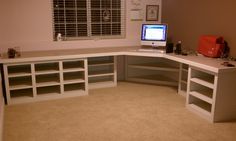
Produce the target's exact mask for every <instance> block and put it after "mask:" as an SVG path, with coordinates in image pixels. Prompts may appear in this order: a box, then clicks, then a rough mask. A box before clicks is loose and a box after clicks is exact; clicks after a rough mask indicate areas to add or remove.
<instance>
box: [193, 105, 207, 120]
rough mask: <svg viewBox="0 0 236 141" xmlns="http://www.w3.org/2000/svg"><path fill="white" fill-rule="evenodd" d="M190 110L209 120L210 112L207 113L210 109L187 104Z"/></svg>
mask: <svg viewBox="0 0 236 141" xmlns="http://www.w3.org/2000/svg"><path fill="white" fill-rule="evenodd" d="M188 106H189V107H190V108H192V109H193V110H195V111H196V112H200V113H201V114H203V116H206V117H207V118H211V112H209V110H210V107H207V106H204V105H201V106H199V105H196V104H189V105H188Z"/></svg>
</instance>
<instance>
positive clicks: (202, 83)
mask: <svg viewBox="0 0 236 141" xmlns="http://www.w3.org/2000/svg"><path fill="white" fill-rule="evenodd" d="M190 81H192V82H195V83H198V84H200V85H203V86H206V87H208V88H211V89H214V83H213V82H209V81H206V80H203V79H200V78H191V79H190Z"/></svg>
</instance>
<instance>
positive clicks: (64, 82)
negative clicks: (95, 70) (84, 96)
mask: <svg viewBox="0 0 236 141" xmlns="http://www.w3.org/2000/svg"><path fill="white" fill-rule="evenodd" d="M84 82H85V80H84V79H73V80H64V81H63V84H74V83H84Z"/></svg>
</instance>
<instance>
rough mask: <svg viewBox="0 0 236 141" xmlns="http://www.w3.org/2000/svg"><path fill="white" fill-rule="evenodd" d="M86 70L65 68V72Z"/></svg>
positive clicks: (82, 69)
mask: <svg viewBox="0 0 236 141" xmlns="http://www.w3.org/2000/svg"><path fill="white" fill-rule="evenodd" d="M79 71H84V68H65V69H63V72H79Z"/></svg>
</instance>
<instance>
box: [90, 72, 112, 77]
mask: <svg viewBox="0 0 236 141" xmlns="http://www.w3.org/2000/svg"><path fill="white" fill-rule="evenodd" d="M113 75H114V73H113V72H109V71H94V72H89V74H88V77H99V76H113Z"/></svg>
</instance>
